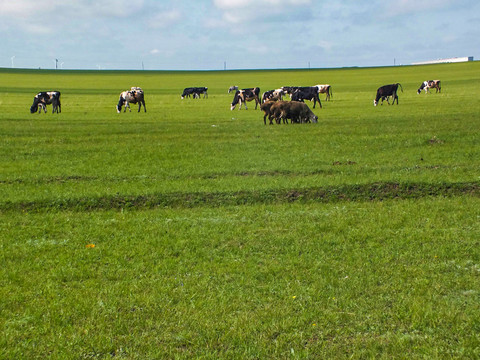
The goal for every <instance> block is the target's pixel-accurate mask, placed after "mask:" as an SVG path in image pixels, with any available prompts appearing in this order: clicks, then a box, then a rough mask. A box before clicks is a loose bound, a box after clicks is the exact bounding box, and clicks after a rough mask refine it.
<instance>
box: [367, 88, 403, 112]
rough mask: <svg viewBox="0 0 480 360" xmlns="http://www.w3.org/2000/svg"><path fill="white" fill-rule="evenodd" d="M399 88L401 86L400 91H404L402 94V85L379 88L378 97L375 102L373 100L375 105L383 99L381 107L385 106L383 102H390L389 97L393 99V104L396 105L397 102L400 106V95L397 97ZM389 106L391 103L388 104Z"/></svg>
mask: <svg viewBox="0 0 480 360" xmlns="http://www.w3.org/2000/svg"><path fill="white" fill-rule="evenodd" d="M398 86H400V89H402V92H403V87H402V85H401V84H400V83H396V84H389V85H384V86H381V87H379V88H378V89H377V96H376V97H375V100H373V105H374V106H377V105H378V101H379V100H380V99H382V103H381V105H383V100H387V102H388V97H389V96H392V97H393V104H395V100H397V105H398V95H397V91H398ZM388 104H390V103H389V102H388Z"/></svg>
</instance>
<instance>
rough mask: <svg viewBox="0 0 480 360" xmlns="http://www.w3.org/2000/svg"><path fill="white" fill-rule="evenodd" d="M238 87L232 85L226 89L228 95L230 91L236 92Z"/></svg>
mask: <svg viewBox="0 0 480 360" xmlns="http://www.w3.org/2000/svg"><path fill="white" fill-rule="evenodd" d="M237 90H238V86H237V85H232V86H230V87H229V88H228V93H229V94H230V93H231V92H232V91H237Z"/></svg>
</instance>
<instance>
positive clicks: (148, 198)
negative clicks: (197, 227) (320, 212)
mask: <svg viewBox="0 0 480 360" xmlns="http://www.w3.org/2000/svg"><path fill="white" fill-rule="evenodd" d="M439 196H441V197H453V196H475V197H478V196H480V182H464V183H439V184H428V183H372V184H358V185H343V186H331V187H312V188H301V189H272V190H259V191H239V192H193V193H165V194H164V193H154V194H146V195H114V196H101V197H83V198H68V199H55V200H39V201H32V202H3V203H0V211H24V212H26V211H66V210H72V211H94V210H122V209H151V208H157V207H172V208H175V207H177V208H190V207H199V206H208V207H218V206H231V205H234V206H237V205H253V204H262V203H265V204H272V203H289V202H290V203H291V202H324V203H332V202H342V201H382V200H387V199H418V198H424V197H439Z"/></svg>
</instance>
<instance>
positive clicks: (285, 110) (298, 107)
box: [270, 101, 318, 124]
mask: <svg viewBox="0 0 480 360" xmlns="http://www.w3.org/2000/svg"><path fill="white" fill-rule="evenodd" d="M270 112H271V113H273V116H274V117H275V120H276V122H277V124H280V122H281V121H282V120H283V123H284V124H285V123H288V119H290V120H291V123H292V124H293V123H306V122H313V123H317V122H318V116H316V115H315V114H314V113H313V112H312V110H311V109H310V108H309V107H308V105H307V104H305V103H303V102H299V101H277V102H276V103H275V104H274V105H272V106H271V107H270Z"/></svg>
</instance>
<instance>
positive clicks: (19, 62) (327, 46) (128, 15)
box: [0, 0, 480, 70]
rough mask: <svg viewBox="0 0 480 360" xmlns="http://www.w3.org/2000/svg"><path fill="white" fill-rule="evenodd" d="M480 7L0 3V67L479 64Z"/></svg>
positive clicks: (269, 0) (307, 1)
mask: <svg viewBox="0 0 480 360" xmlns="http://www.w3.org/2000/svg"><path fill="white" fill-rule="evenodd" d="M479 24H480V1H478V0H397V1H385V0H383V1H380V0H379V1H377V0H370V1H359V0H329V1H324V0H210V1H201V0H183V1H181V0H174V1H170V0H165V1H162V0H161V1H154V0H82V1H80V0H48V1H46V2H39V1H38V0H36V1H33V0H0V31H1V33H2V37H1V40H0V43H1V51H0V67H12V64H13V66H14V67H19V68H39V67H40V68H44V69H48V68H49V69H51V68H55V59H58V67H59V68H63V69H108V70H111V69H142V63H143V67H144V69H145V70H221V69H223V68H224V62H226V66H227V69H257V68H260V69H264V68H305V67H308V66H310V67H312V68H318V67H320V68H321V67H328V68H331V67H345V66H385V65H393V63H394V59H395V61H396V64H397V65H398V64H410V63H412V62H416V61H425V60H432V59H439V58H449V57H460V56H474V57H475V59H476V60H478V59H479V58H480V52H479V49H480V25H479Z"/></svg>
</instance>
